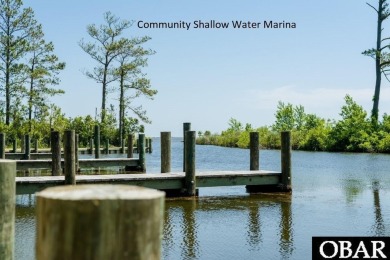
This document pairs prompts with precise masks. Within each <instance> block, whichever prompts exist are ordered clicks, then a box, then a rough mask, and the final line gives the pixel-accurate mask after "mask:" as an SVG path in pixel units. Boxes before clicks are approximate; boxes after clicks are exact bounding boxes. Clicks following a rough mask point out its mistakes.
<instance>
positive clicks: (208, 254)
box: [15, 139, 390, 260]
mask: <svg viewBox="0 0 390 260" xmlns="http://www.w3.org/2000/svg"><path fill="white" fill-rule="evenodd" d="M153 145H154V151H153V153H152V154H148V155H147V161H146V162H147V168H148V172H150V173H157V172H158V171H159V167H160V153H159V150H160V148H159V139H154V142H153ZM114 156H115V155H114ZM172 159H173V161H172V169H173V170H175V171H180V170H181V169H182V143H181V142H180V139H174V142H173V144H172ZM292 159H293V194H292V195H286V194H275V195H265V194H263V195H249V194H246V193H245V188H244V187H243V186H237V187H219V188H203V189H200V197H199V198H197V199H170V200H167V202H166V216H165V225H164V239H163V249H162V254H163V259H166V260H171V259H207V260H209V259H216V260H217V259H311V238H312V236H390V200H386V199H385V198H388V197H389V195H390V194H389V193H390V170H389V169H390V156H389V155H378V154H346V153H337V154H336V153H312V152H293V158H292ZM196 164H197V169H199V170H247V169H248V168H249V151H248V150H243V149H232V148H221V147H213V146H197V147H196ZM260 165H261V168H262V169H267V170H280V154H279V151H261V153H260ZM34 203H35V199H34V196H33V195H23V196H18V197H17V209H16V252H15V253H16V259H23V260H24V259H34V236H35V233H34V232H35V220H34Z"/></svg>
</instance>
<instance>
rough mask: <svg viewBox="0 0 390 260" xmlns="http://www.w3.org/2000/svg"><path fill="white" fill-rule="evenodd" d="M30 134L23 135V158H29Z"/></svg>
mask: <svg viewBox="0 0 390 260" xmlns="http://www.w3.org/2000/svg"><path fill="white" fill-rule="evenodd" d="M30 153H31V151H30V135H24V159H25V160H30V157H31V154H30Z"/></svg>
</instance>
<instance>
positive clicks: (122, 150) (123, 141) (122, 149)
mask: <svg viewBox="0 0 390 260" xmlns="http://www.w3.org/2000/svg"><path fill="white" fill-rule="evenodd" d="M125 143H126V139H122V143H121V153H122V154H123V153H125Z"/></svg>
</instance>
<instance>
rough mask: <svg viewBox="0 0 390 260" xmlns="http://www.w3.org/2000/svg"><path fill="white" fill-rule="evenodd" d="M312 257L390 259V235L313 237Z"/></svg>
mask: <svg viewBox="0 0 390 260" xmlns="http://www.w3.org/2000/svg"><path fill="white" fill-rule="evenodd" d="M312 250H313V251H312V252H313V253H312V259H316V260H317V259H389V257H390V237H313V239H312Z"/></svg>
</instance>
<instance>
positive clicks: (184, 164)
mask: <svg viewBox="0 0 390 260" xmlns="http://www.w3.org/2000/svg"><path fill="white" fill-rule="evenodd" d="M190 130H191V123H183V172H185V171H186V161H185V158H186V138H185V136H186V132H187V131H190Z"/></svg>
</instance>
